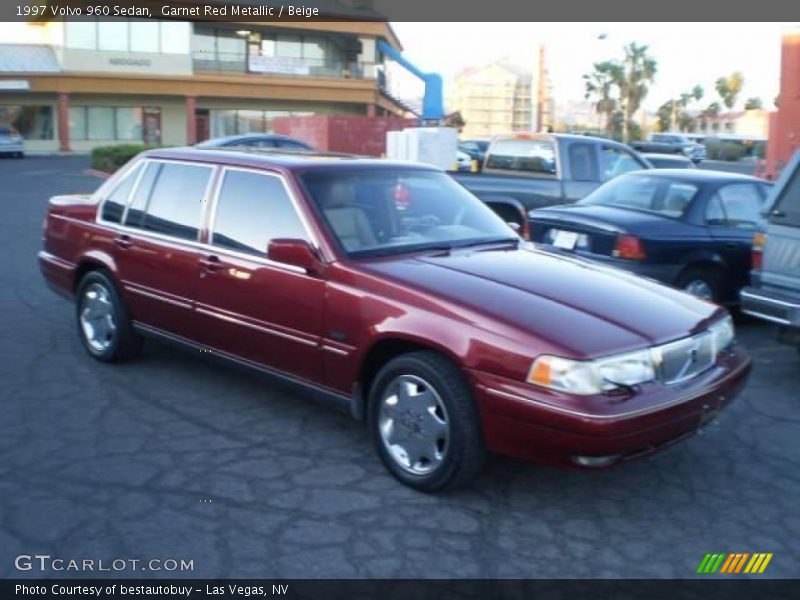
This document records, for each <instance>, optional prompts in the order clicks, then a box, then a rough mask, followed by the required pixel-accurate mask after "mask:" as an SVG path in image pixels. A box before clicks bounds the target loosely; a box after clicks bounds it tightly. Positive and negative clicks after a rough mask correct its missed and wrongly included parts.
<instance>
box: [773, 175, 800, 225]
mask: <svg viewBox="0 0 800 600" xmlns="http://www.w3.org/2000/svg"><path fill="white" fill-rule="evenodd" d="M798 164H799V165H800V163H798ZM770 221H773V222H775V223H780V224H783V225H794V226H796V227H800V166H798V167H797V168H796V169H795V172H794V173H793V174H792V176H791V177H790V178H789V180H788V181H787V182H786V185H785V186H784V188H783V189H782V190H781V191H780V193H779V195H778V199H777V200H776V201H775V205H774V206H773V209H772V216H771V218H770Z"/></svg>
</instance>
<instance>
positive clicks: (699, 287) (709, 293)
mask: <svg viewBox="0 0 800 600" xmlns="http://www.w3.org/2000/svg"><path fill="white" fill-rule="evenodd" d="M676 285H677V287H679V288H680V289H682V290H684V291H685V292H688V293H690V294H692V295H693V296H697V297H698V298H702V299H703V300H708V301H709V302H715V303H717V304H719V302H720V301H721V300H722V297H721V293H720V289H721V285H720V280H719V276H718V275H717V274H716V273H714V272H713V271H711V270H710V269H702V268H690V269H687V270H686V271H684V272H683V273H681V275H680V276H679V277H678V281H677V282H676Z"/></svg>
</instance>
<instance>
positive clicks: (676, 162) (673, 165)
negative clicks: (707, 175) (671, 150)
mask: <svg viewBox="0 0 800 600" xmlns="http://www.w3.org/2000/svg"><path fill="white" fill-rule="evenodd" d="M642 156H644V157H645V158H646V159H647V162H649V163H650V164H651V165H653V166H654V167H655V168H656V169H696V168H697V166H696V165H695V164H694V161H693V160H692V159H690V158H688V157H686V156H683V155H682V154H642Z"/></svg>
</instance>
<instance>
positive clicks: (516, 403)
mask: <svg viewBox="0 0 800 600" xmlns="http://www.w3.org/2000/svg"><path fill="white" fill-rule="evenodd" d="M750 369H751V361H750V358H749V356H748V355H747V353H746V352H745V351H744V350H743V349H742V348H741V347H740V346H738V345H734V346H733V347H732V348H731V350H730V351H727V352H725V353H723V354H722V355H720V358H719V359H718V361H717V363H716V364H715V365H714V366H713V367H712V368H710V369H708V370H707V371H705V372H704V373H702V374H700V375H698V376H697V377H694V378H692V379H691V380H689V381H686V382H683V383H679V384H674V385H670V386H664V385H662V384H659V383H651V384H645V385H643V386H641V390H640V392H639V393H638V394H636V395H634V396H632V397H630V398H627V399H625V397H624V396H622V397H617V399H615V398H614V397H613V396H597V397H592V398H591V399H588V398H581V397H577V396H569V395H566V394H560V393H558V392H553V391H550V390H545V389H541V388H537V387H535V386H532V385H528V384H525V383H523V382H517V381H512V380H509V379H507V378H504V377H498V376H495V375H491V374H488V373H485V372H477V371H472V372H471V373H470V374H471V376H472V381H473V385H474V389H475V390H476V395H477V398H478V403H479V406H480V410H481V415H482V421H483V427H484V435H485V438H486V442H487V445H488V447H489V449H490V450H492V451H494V452H497V453H500V454H506V455H510V456H514V457H517V458H523V459H528V460H534V461H537V462H546V463H553V464H560V465H569V466H574V467H606V466H610V465H612V464H615V463H618V462H622V461H625V460H630V459H632V458H637V457H640V456H644V455H646V454H650V453H652V452H655V451H657V450H660V449H662V448H665V447H667V446H670V445H672V444H673V443H675V442H678V441H680V440H682V439H684V438H686V437H689V436H691V435H693V434H694V433H696V432H697V431H699V430H700V429H701V428H702V427H703V426H704V425H706V424H707V423H708V422H710V421H711V420H713V419H714V417H716V415H717V414H718V413H719V412H720V411H721V410H722V409H723V408H724V407H725V406H727V405H728V404H729V403H730V402H731V401H732V400H733V399H734V398H735V397H736V396H737V395H738V394H739V393H740V392H741V391H742V389H743V388H744V386H745V384H746V382H747V378H748V376H749V374H750ZM620 399H622V401H620Z"/></svg>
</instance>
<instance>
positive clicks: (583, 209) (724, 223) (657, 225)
mask: <svg viewBox="0 0 800 600" xmlns="http://www.w3.org/2000/svg"><path fill="white" fill-rule="evenodd" d="M769 187H770V183H769V182H766V181H764V180H762V179H757V178H755V177H749V176H746V175H737V174H732V173H722V172H718V171H703V170H691V171H690V170H685V169H663V170H657V171H655V170H654V171H636V172H633V173H628V174H626V175H623V176H621V177H618V178H615V179H612V180H611V181H609V182H607V183H606V184H604V185H602V186H601V187H599V188H598V189H596V190H595V191H594V192H592V193H591V194H589V195H588V196H586V197H585V198H584V199H583V200H581V201H579V202H577V203H576V204H571V205H567V206H558V207H552V208H542V209H539V210H534V211H531V212H530V219H531V239H532V240H533V241H534V242H539V243H543V244H547V245H549V246H552V247H554V248H557V249H559V250H560V251H563V252H569V253H574V254H577V255H580V256H583V257H586V258H589V259H592V260H595V261H600V262H603V263H605V264H608V265H612V266H615V267H619V268H622V269H625V270H627V271H631V272H633V273H636V274H639V275H643V276H646V277H650V278H653V279H657V280H659V281H662V282H664V283H667V284H670V285H673V286H676V287H678V288H682V289H684V290H686V291H688V292H690V293H692V294H695V295H696V296H700V297H701V298H704V299H706V300H710V301H713V302H716V303H718V304H734V303H736V302H738V292H739V289H740V288H741V287H742V286H744V285H746V284H747V282H748V276H749V272H750V255H751V251H752V239H753V233H754V231H755V228H756V225H757V224H758V222H759V221H760V219H761V214H762V212H763V210H764V203H765V201H766V199H767V195H768V191H769Z"/></svg>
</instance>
